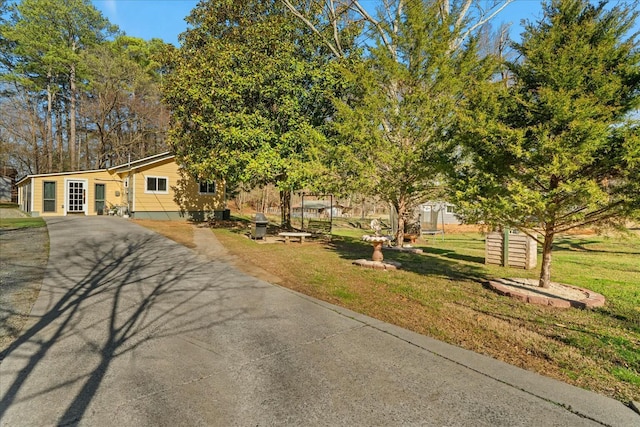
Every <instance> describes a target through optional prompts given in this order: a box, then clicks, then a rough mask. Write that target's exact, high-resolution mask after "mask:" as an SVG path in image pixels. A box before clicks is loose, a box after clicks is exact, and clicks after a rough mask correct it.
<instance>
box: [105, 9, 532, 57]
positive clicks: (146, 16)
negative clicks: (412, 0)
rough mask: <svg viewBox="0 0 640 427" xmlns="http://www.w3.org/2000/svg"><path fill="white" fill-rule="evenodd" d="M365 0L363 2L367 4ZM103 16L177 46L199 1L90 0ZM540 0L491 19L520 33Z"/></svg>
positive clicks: (129, 30)
mask: <svg viewBox="0 0 640 427" xmlns="http://www.w3.org/2000/svg"><path fill="white" fill-rule="evenodd" d="M369 2H370V1H368V0H365V1H364V2H363V3H369ZM93 4H94V5H95V6H96V7H97V8H98V9H99V10H100V11H102V13H103V15H104V16H105V17H107V18H108V19H109V21H111V23H113V24H116V25H117V26H118V27H120V29H121V30H123V31H124V32H126V33H127V35H130V36H133V37H140V38H143V39H145V40H149V39H152V38H160V39H162V40H164V41H165V42H167V43H172V44H174V45H176V46H177V45H178V35H179V34H180V33H182V32H183V31H185V30H186V29H187V23H186V22H185V21H184V18H185V17H186V16H187V15H189V13H190V12H191V10H192V9H193V8H194V7H196V5H197V4H198V1H197V0H93ZM540 15H541V12H540V0H515V1H514V2H513V3H511V4H509V5H508V6H507V7H506V8H505V10H503V11H502V13H501V14H500V15H499V16H498V17H497V18H496V19H495V20H494V23H495V24H496V26H497V25H498V24H499V23H500V22H511V23H513V25H512V30H511V31H512V36H514V37H517V35H519V34H520V32H521V27H520V25H519V23H520V21H521V20H522V19H530V20H535V19H536V18H538V17H540Z"/></svg>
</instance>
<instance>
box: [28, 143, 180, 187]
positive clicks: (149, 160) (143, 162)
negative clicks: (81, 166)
mask: <svg viewBox="0 0 640 427" xmlns="http://www.w3.org/2000/svg"><path fill="white" fill-rule="evenodd" d="M174 157H175V155H174V154H171V153H170V152H168V151H167V152H164V153H160V154H155V155H153V156H149V157H145V158H143V159H140V160H135V161H133V162H130V163H129V162H127V163H125V164H122V165H118V166H113V167H110V168H106V169H90V170H80V171H70V172H56V173H42V174H34V175H27V176H25V177H24V178H22V179H20V180H19V181H18V182H16V185H20V184H21V183H22V182H23V181H26V180H28V179H30V178H40V177H47V176H59V175H73V174H78V173H90V172H105V171H115V172H116V173H117V172H124V171H127V170H131V169H137V168H141V167H145V166H148V165H152V164H154V163H158V162H162V161H164V160H167V159H171V158H174Z"/></svg>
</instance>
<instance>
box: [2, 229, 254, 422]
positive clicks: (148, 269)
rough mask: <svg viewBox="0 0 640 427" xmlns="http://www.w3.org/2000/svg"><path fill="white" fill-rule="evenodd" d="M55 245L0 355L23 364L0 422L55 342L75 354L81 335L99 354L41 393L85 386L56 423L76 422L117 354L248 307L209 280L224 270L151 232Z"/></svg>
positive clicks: (208, 324) (86, 345) (8, 386)
mask: <svg viewBox="0 0 640 427" xmlns="http://www.w3.org/2000/svg"><path fill="white" fill-rule="evenodd" d="M83 220H85V219H83ZM56 221H57V220H50V221H49V222H50V223H52V224H55V222H56ZM67 221H68V220H67ZM85 221H86V220H85ZM114 234H117V233H114ZM73 237H74V236H69V239H72V238H73ZM57 242H58V243H59V242H60V240H59V239H58V240H57ZM55 244H56V242H55V241H54V240H53V239H52V257H51V258H50V260H49V266H48V268H47V273H46V279H45V282H44V284H43V289H42V293H41V295H40V297H39V299H38V301H37V302H36V305H35V306H34V310H33V314H32V317H33V318H32V320H31V321H30V323H28V324H27V328H26V329H25V330H24V331H23V333H22V335H21V336H20V337H19V338H18V339H17V340H16V341H15V342H14V343H13V344H12V345H11V346H10V347H9V348H7V349H6V350H5V351H3V353H2V354H1V355H0V358H2V359H4V360H5V361H7V359H9V358H12V357H13V359H14V360H13V362H14V365H15V364H18V363H17V362H18V361H19V366H20V368H19V369H18V370H17V371H15V374H14V375H13V378H11V379H10V380H9V378H7V377H5V378H4V379H3V381H5V387H3V388H4V389H5V390H6V391H5V393H4V395H3V396H2V398H1V399H0V419H2V418H3V415H5V413H6V412H7V410H8V409H9V407H10V406H11V404H12V403H13V402H14V401H15V400H16V399H17V397H18V396H19V394H20V391H21V389H22V388H23V387H24V386H25V384H26V382H27V380H28V379H29V378H30V377H31V376H32V375H36V370H37V369H38V367H39V365H40V364H41V363H42V362H43V360H44V359H45V357H47V356H48V355H49V354H50V353H52V352H53V350H54V348H56V347H57V348H58V349H60V348H61V346H63V347H64V346H67V347H68V348H69V349H71V350H72V351H73V349H76V348H77V347H76V346H77V345H78V343H77V340H82V341H83V343H82V348H84V349H86V348H88V349H91V357H92V358H93V359H91V361H92V362H93V360H94V359H95V357H96V355H97V358H98V361H97V364H95V365H93V364H92V366H94V367H93V368H92V369H91V370H90V372H85V373H84V374H80V375H76V376H74V377H73V378H67V379H65V380H61V379H58V378H56V379H55V380H54V382H56V384H54V385H52V386H51V387H50V388H49V389H47V390H42V391H39V393H40V394H45V393H50V392H55V390H56V389H59V388H62V387H66V386H68V385H70V384H75V385H76V386H77V385H79V384H81V386H80V387H79V390H78V391H77V393H75V397H73V399H72V400H71V401H70V402H69V404H68V406H67V407H66V409H65V410H64V413H63V415H62V416H61V417H60V418H59V419H58V420H57V421H56V422H55V423H56V424H57V425H68V424H74V423H76V422H77V421H78V420H80V419H82V417H83V415H84V414H85V412H86V410H87V408H88V406H89V404H90V402H91V401H92V399H93V398H94V396H95V395H96V392H97V390H98V388H99V387H100V384H101V383H102V381H103V379H104V377H105V375H106V373H107V372H108V370H109V366H110V365H111V364H112V363H113V361H114V360H116V359H117V358H119V357H122V356H123V355H125V354H127V353H129V352H131V351H133V350H134V349H136V348H137V347H139V346H141V345H144V344H145V343H147V342H148V341H151V340H157V339H160V338H164V337H168V336H175V335H179V334H185V333H189V332H193V331H197V330H202V329H207V328H210V327H212V326H214V325H217V324H221V323H225V322H228V321H230V320H233V319H236V318H238V317H241V316H243V315H245V314H246V310H245V309H242V308H233V307H234V306H233V305H231V304H225V300H226V299H227V298H228V295H227V292H226V290H227V289H225V286H226V285H224V284H223V283H224V282H223V281H221V280H208V278H211V277H213V274H212V271H213V272H214V273H218V277H220V274H221V271H216V267H215V266H213V267H212V264H211V263H210V262H205V261H204V260H201V259H200V258H197V257H196V256H195V255H193V253H191V252H190V251H188V249H186V248H183V247H182V246H180V245H177V244H175V243H173V242H170V241H169V240H168V239H165V238H164V237H161V236H159V235H156V234H154V233H150V232H144V233H139V234H133V235H126V234H117V235H114V236H112V238H110V239H85V240H82V239H79V240H76V242H75V243H74V244H72V245H65V248H66V250H63V251H56V248H55V247H53V246H54V245H55ZM54 253H55V254H54ZM247 289H249V287H247ZM236 292H237V290H236ZM212 313H214V314H212ZM72 346H73V347H72ZM58 351H59V350H58ZM7 376H8V375H7ZM8 381H10V383H8ZM60 381H62V382H60ZM31 396H32V397H33V395H31ZM23 398H24V396H23V397H21V399H23ZM52 421H53V420H52Z"/></svg>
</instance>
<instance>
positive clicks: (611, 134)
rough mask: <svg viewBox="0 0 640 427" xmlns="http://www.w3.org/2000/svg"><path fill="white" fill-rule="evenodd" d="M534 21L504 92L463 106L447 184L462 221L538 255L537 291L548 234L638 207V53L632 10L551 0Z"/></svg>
mask: <svg viewBox="0 0 640 427" xmlns="http://www.w3.org/2000/svg"><path fill="white" fill-rule="evenodd" d="M543 10H544V16H543V17H542V19H541V20H540V21H539V22H535V23H531V22H529V23H527V25H526V28H525V32H524V34H523V36H522V42H521V43H518V44H515V46H514V48H515V50H516V51H517V52H518V53H519V56H520V58H521V60H520V61H518V62H513V63H510V64H508V69H509V73H510V84H509V85H504V84H502V83H488V84H485V85H483V86H479V87H478V90H477V93H476V96H474V97H473V98H471V102H470V107H471V110H470V111H471V112H470V113H469V114H468V115H467V117H466V119H465V120H463V122H462V123H463V127H464V128H465V131H464V137H463V138H462V139H461V141H462V143H463V146H464V150H463V152H462V154H463V157H462V159H461V161H462V166H461V167H460V168H459V169H458V173H457V176H456V177H455V180H454V181H453V185H454V186H455V187H456V188H457V196H458V204H459V205H460V207H461V209H462V212H463V213H464V214H465V216H466V217H467V219H469V220H473V219H480V220H484V221H486V222H488V223H490V224H494V225H497V226H504V227H511V228H516V229H519V230H522V231H524V232H525V233H527V234H529V235H530V236H532V237H534V238H536V239H537V240H538V241H539V242H540V243H541V244H542V247H543V252H542V258H543V260H542V268H541V272H540V286H542V287H548V286H549V283H550V278H551V253H552V245H553V240H554V238H555V236H556V235H557V234H558V233H562V232H565V231H567V230H570V229H572V228H575V227H580V226H585V225H597V224H615V223H616V222H620V221H621V220H624V219H625V218H627V217H629V216H630V215H632V214H633V213H634V212H637V210H638V209H639V208H640V135H639V131H640V129H639V127H638V124H637V114H635V115H634V114H633V112H634V110H635V111H636V112H637V108H638V105H640V104H639V103H640V65H639V60H640V52H639V51H638V48H637V39H636V36H635V35H632V36H629V30H630V29H631V28H632V27H633V25H634V21H635V19H636V17H637V14H638V12H637V10H636V9H634V7H633V6H627V5H624V4H620V5H616V6H614V7H611V8H609V7H607V6H606V4H605V3H600V4H598V5H593V4H591V3H590V2H588V1H587V0H552V1H551V2H550V3H546V4H544V6H543ZM634 120H636V122H634Z"/></svg>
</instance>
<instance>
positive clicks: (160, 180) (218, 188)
mask: <svg viewBox="0 0 640 427" xmlns="http://www.w3.org/2000/svg"><path fill="white" fill-rule="evenodd" d="M16 186H17V188H18V204H19V205H20V208H21V209H22V210H23V211H25V212H28V213H30V214H31V215H32V216H62V215H70V214H81V215H107V214H119V215H130V216H132V217H135V218H138V219H179V218H188V219H193V220H204V219H207V218H209V217H215V218H223V217H224V216H226V215H225V214H228V211H225V209H224V197H225V194H224V192H225V188H224V182H223V181H222V180H218V181H214V182H198V181H197V180H195V179H193V178H192V177H191V176H190V175H188V174H187V173H186V172H185V171H184V170H183V169H182V168H181V167H180V166H178V164H177V163H176V161H175V156H174V155H173V154H171V153H162V154H158V155H155V156H150V157H146V158H144V159H140V160H136V161H134V162H130V163H127V164H124V165H120V166H115V167H112V168H108V169H98V170H88V171H77V172H61V173H51V174H40V175H27V176H26V177H24V178H22V179H21V180H20V181H18V182H17V183H16Z"/></svg>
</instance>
